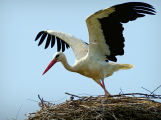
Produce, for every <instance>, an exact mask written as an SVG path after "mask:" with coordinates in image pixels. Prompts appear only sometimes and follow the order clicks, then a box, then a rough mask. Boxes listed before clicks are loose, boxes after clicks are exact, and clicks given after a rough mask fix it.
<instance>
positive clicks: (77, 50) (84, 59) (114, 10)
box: [35, 2, 155, 95]
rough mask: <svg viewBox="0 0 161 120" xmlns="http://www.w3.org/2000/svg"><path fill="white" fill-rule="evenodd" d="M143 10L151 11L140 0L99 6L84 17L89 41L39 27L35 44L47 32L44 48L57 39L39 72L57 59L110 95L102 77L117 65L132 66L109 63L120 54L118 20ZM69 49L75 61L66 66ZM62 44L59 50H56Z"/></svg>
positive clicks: (142, 13) (134, 16) (136, 15)
mask: <svg viewBox="0 0 161 120" xmlns="http://www.w3.org/2000/svg"><path fill="white" fill-rule="evenodd" d="M145 14H150V15H154V14H155V9H154V7H153V6H151V5H149V4H147V3H142V2H129V3H124V4H119V5H115V6H112V7H109V8H106V9H103V10H100V11H98V12H96V13H94V14H92V15H90V16H89V17H87V19H86V24H87V27H88V33H89V44H88V43H86V42H84V41H82V40H80V39H78V38H76V37H74V36H72V35H69V34H66V33H63V32H58V31H52V30H44V31H41V32H40V33H39V34H38V35H37V37H36V39H35V40H38V38H39V37H40V36H41V39H40V42H39V44H38V45H41V44H42V42H43V41H44V40H45V37H46V36H47V35H48V38H47V41H46V45H45V49H46V48H47V47H48V46H49V43H50V41H51V47H53V46H54V45H55V40H57V47H58V49H57V51H58V52H57V53H56V54H55V55H54V57H53V60H52V61H51V63H50V64H49V65H48V67H47V68H46V70H45V71H44V73H43V74H45V73H46V72H47V71H48V70H49V69H50V68H51V67H52V66H53V65H54V64H55V63H56V62H61V63H62V64H63V65H64V67H65V68H66V69H67V70H69V71H71V72H77V73H80V74H81V75H84V76H86V77H89V78H92V79H93V80H94V81H95V82H97V83H98V84H99V85H100V86H101V87H102V88H103V89H104V91H105V95H110V94H109V92H108V91H107V90H106V88H105V85H104V78H106V77H108V76H111V75H112V74H113V73H114V72H116V71H118V70H120V69H130V68H133V65H131V64H118V63H113V62H116V61H117V58H116V56H117V55H123V54H124V49H123V48H124V37H123V34H122V32H123V30H124V28H123V27H122V23H127V22H129V21H133V20H135V19H137V18H139V17H144V16H145ZM69 46H70V47H71V48H72V49H73V51H74V54H75V57H76V62H75V64H74V65H73V66H70V65H69V64H68V62H67V59H66V57H65V54H64V53H62V52H64V51H65V47H66V48H69ZM61 48H62V52H60V50H61ZM109 61H113V62H109Z"/></svg>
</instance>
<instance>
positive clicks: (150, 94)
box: [150, 85, 161, 95]
mask: <svg viewBox="0 0 161 120" xmlns="http://www.w3.org/2000/svg"><path fill="white" fill-rule="evenodd" d="M160 87H161V85H160V86H159V87H157V88H156V89H155V90H154V91H153V92H155V91H156V90H157V89H158V88H160ZM153 92H152V93H153ZM152 93H151V94H152ZM151 94H150V95H151Z"/></svg>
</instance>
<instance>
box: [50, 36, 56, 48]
mask: <svg viewBox="0 0 161 120" xmlns="http://www.w3.org/2000/svg"><path fill="white" fill-rule="evenodd" d="M54 45H55V36H53V35H52V36H51V48H52V47H53V46H54Z"/></svg>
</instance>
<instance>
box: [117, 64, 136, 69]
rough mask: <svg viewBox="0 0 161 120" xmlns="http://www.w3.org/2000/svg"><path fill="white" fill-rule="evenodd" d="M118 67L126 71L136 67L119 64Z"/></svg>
mask: <svg viewBox="0 0 161 120" xmlns="http://www.w3.org/2000/svg"><path fill="white" fill-rule="evenodd" d="M118 67H119V69H123V70H126V69H131V68H133V67H134V65H132V64H118Z"/></svg>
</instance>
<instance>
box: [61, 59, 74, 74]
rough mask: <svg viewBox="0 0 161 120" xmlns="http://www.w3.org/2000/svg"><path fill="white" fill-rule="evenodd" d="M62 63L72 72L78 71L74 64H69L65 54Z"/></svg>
mask: <svg viewBox="0 0 161 120" xmlns="http://www.w3.org/2000/svg"><path fill="white" fill-rule="evenodd" d="M61 63H62V64H63V66H64V67H65V68H66V69H67V70H69V71H71V72H76V69H75V67H74V66H70V65H69V64H68V62H67V59H66V57H65V56H64V58H63V60H61Z"/></svg>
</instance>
